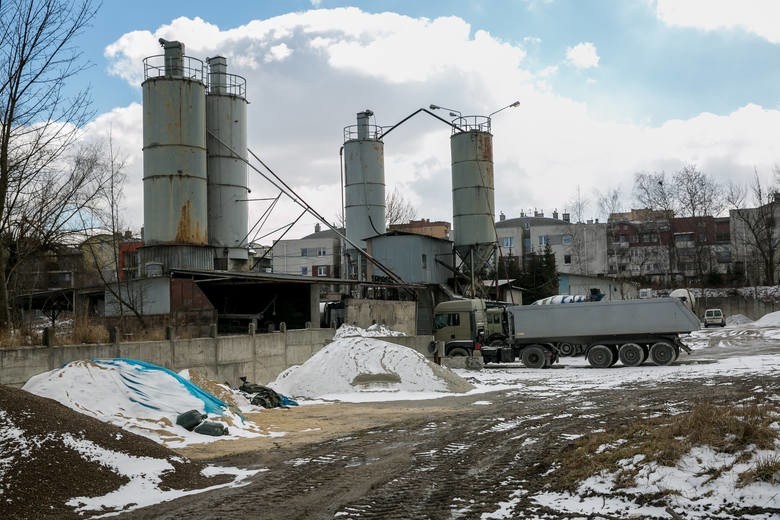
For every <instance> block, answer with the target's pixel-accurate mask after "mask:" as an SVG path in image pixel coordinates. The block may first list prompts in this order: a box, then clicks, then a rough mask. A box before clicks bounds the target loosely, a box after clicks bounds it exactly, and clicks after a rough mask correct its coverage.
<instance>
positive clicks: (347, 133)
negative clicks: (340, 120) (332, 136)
mask: <svg viewBox="0 0 780 520" xmlns="http://www.w3.org/2000/svg"><path fill="white" fill-rule="evenodd" d="M362 128H365V129H366V135H361V134H362V131H361V129H362ZM382 133H383V128H382V127H381V126H379V125H350V126H347V127H344V142H347V141H354V140H356V139H377V140H378V139H379V138H380V137H381V136H382Z"/></svg>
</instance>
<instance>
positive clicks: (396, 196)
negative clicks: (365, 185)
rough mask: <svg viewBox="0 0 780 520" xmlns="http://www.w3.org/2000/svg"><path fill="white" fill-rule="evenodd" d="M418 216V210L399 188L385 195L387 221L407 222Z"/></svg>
mask: <svg viewBox="0 0 780 520" xmlns="http://www.w3.org/2000/svg"><path fill="white" fill-rule="evenodd" d="M416 216H417V210H416V209H415V208H414V206H412V204H411V203H410V202H409V201H408V200H406V199H405V198H404V196H403V195H401V194H400V193H399V192H398V188H393V191H392V192H390V193H388V194H386V195H385V221H386V222H387V225H388V226H389V225H390V224H405V223H407V222H409V221H410V220H413V219H414V218H415V217H416Z"/></svg>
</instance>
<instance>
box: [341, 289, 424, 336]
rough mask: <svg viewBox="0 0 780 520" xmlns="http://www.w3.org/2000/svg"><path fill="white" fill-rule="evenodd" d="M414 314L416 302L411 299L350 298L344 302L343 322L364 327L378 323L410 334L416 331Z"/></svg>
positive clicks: (415, 314) (415, 313)
mask: <svg viewBox="0 0 780 520" xmlns="http://www.w3.org/2000/svg"><path fill="white" fill-rule="evenodd" d="M416 316H417V304H416V303H415V302H413V301H397V300H392V301H391V300H363V299H356V298H350V299H349V300H347V301H346V303H345V304H344V323H348V324H350V325H357V326H358V327H362V328H364V329H365V328H367V327H369V326H371V325H373V324H374V323H379V324H380V325H387V326H388V327H389V328H391V329H393V330H397V331H399V332H403V333H404V334H408V335H410V336H412V335H414V334H416V333H417V331H416V330H415V323H416V322H417V319H416Z"/></svg>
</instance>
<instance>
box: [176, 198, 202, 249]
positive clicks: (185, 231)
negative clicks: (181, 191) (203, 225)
mask: <svg viewBox="0 0 780 520" xmlns="http://www.w3.org/2000/svg"><path fill="white" fill-rule="evenodd" d="M191 213H192V202H191V201H189V200H188V201H187V202H185V203H184V205H183V206H182V207H181V213H180V215H179V223H178V224H177V225H176V242H183V243H191V244H202V243H204V242H205V240H204V239H203V238H202V237H201V236H200V235H201V229H200V224H198V223H197V222H193V219H192V215H191Z"/></svg>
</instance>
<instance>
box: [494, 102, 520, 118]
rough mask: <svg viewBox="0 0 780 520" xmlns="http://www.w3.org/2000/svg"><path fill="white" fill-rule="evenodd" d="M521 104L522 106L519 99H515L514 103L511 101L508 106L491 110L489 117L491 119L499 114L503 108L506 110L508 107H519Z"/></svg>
mask: <svg viewBox="0 0 780 520" xmlns="http://www.w3.org/2000/svg"><path fill="white" fill-rule="evenodd" d="M519 106H520V102H519V101H515V102H514V103H510V104H508V105H507V106H505V107H501V108H499V109H498V110H496V111H495V112H491V113H490V114H488V119H490V118H491V117H493V116H494V115H496V114H498V113H499V112H501V111H502V110H506V109H507V108H515V107H519Z"/></svg>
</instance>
